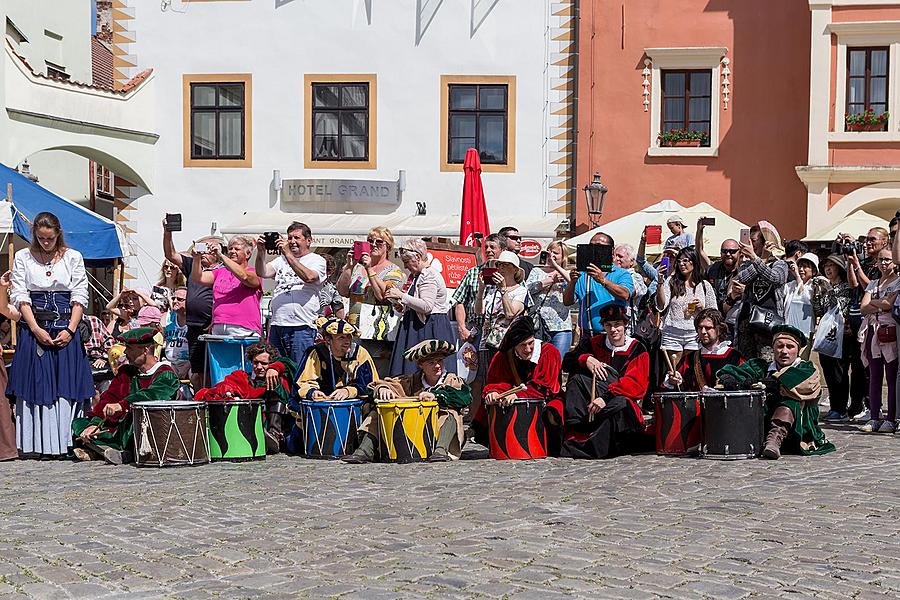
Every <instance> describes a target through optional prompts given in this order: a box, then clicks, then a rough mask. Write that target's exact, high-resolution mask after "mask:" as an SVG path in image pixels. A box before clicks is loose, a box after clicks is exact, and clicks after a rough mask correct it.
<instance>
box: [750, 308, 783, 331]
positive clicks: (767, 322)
mask: <svg viewBox="0 0 900 600" xmlns="http://www.w3.org/2000/svg"><path fill="white" fill-rule="evenodd" d="M749 325H750V327H752V328H754V329H761V330H763V331H768V332H771V331H772V328H773V327H775V326H777V325H784V319H783V318H781V317H779V316H778V313H776V312H775V311H774V310H771V309H769V308H763V307H762V306H759V305H756V304H754V305H753V306H751V307H750V321H749Z"/></svg>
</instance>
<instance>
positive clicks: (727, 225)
mask: <svg viewBox="0 0 900 600" xmlns="http://www.w3.org/2000/svg"><path fill="white" fill-rule="evenodd" d="M673 215H679V216H680V217H682V218H683V219H684V221H685V223H684V224H685V225H686V226H687V228H688V231H689V232H691V233H693V234H696V233H697V230H696V228H697V220H698V219H699V218H700V217H715V219H716V224H715V226H708V227H706V228H705V229H704V230H703V242H704V244H703V245H704V248H705V249H706V251H707V253H708V254H709V255H710V256H718V255H719V248H721V247H722V242H724V241H725V240H726V239H729V238H732V239H735V240H736V239H738V238H739V236H740V233H741V229H746V228H748V227H749V226H748V225H744V224H743V223H741V222H740V221H738V220H737V219H735V218H733V217H732V216H731V215H729V214H727V213H724V212H722V211H721V210H719V209H718V208H715V207H714V206H712V205H710V204H707V203H706V202H700V203H699V204H695V205H694V206H690V207H684V206H681V205H680V204H678V202H676V201H675V200H663V201H662V202H657V203H656V204H654V205H652V206H648V207H647V208H644V209H643V210H641V211H639V212H636V213H632V214H630V215H627V216H624V217H622V218H621V219H616V220H615V221H610V222H609V223H605V224H603V225H601V226H600V227H597V228H595V229H591V230H590V231H586V232H585V233H582V234H581V235H578V236H575V237H573V238H571V239H568V240H566V241H565V244H566V246H568V247H569V248H571V249H573V250H574V249H575V247H576V246H577V245H578V244H589V243H590V242H591V238H592V237H594V235H595V234H596V233H599V232H601V231H602V232H603V233H606V234H608V235H611V236H612V238H613V240H615V242H616V243H617V244H631V245H632V246H634V247H635V248H637V246H638V244H639V243H640V241H641V234H642V233H643V231H644V227H646V226H647V225H661V226H662V232H663V235H662V239H663V241H665V239H666V238H667V237H669V235H670V233H669V230H668V228H667V227H666V221H667V220H668V219H669V217H671V216H673ZM647 251H648V252H649V253H650V254H655V253H658V252H662V245H661V244H660V245H656V246H651V245H649V244H648V248H647Z"/></svg>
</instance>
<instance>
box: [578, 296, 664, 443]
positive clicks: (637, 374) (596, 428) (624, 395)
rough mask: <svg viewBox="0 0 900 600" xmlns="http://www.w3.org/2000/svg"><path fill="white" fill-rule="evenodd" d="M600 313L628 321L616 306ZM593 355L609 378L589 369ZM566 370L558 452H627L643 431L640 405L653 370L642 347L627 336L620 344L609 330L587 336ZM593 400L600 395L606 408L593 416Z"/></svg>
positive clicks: (623, 311)
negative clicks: (613, 338) (611, 340)
mask: <svg viewBox="0 0 900 600" xmlns="http://www.w3.org/2000/svg"><path fill="white" fill-rule="evenodd" d="M601 317H602V320H603V321H604V322H606V321H622V322H626V321H627V316H626V314H625V310H624V309H623V308H622V307H620V306H616V305H609V306H605V307H604V308H603V309H602V311H601ZM590 357H594V358H595V359H597V360H599V361H600V362H601V363H603V364H605V365H608V366H607V367H606V368H605V371H606V374H607V377H606V380H605V381H604V380H603V379H602V378H601V377H594V375H593V374H592V373H591V371H590V370H589V369H588V367H587V361H588V359H589V358H590ZM563 370H565V371H566V372H567V373H569V381H568V385H567V387H566V397H565V433H564V436H563V443H562V451H561V453H560V456H565V457H570V458H612V457H614V456H619V455H621V454H624V453H625V452H627V451H629V449H630V448H631V447H632V446H633V445H634V444H635V443H636V442H637V436H638V435H640V434H641V433H642V432H643V423H644V418H643V415H642V414H641V408H640V404H639V403H640V401H641V399H642V398H643V397H644V395H645V394H646V393H647V386H648V384H649V370H650V357H649V355H648V354H647V351H646V350H645V349H644V346H643V345H642V344H641V343H640V342H639V341H638V340H636V339H634V338H631V337H629V336H627V335H626V336H625V337H624V341H623V343H622V345H620V346H616V347H613V345H612V343H610V341H609V339H608V334H607V333H601V334H598V335H594V336H592V337H586V338H584V339H582V340H581V342H580V343H579V344H578V346H577V347H576V348H575V349H573V350H571V351H569V352H568V353H566V356H565V358H564V359H563ZM594 398H602V399H603V401H604V402H605V406H604V407H603V408H602V409H601V410H600V411H599V412H597V413H595V414H594V415H591V414H590V410H589V407H590V405H591V403H592V400H593V399H594Z"/></svg>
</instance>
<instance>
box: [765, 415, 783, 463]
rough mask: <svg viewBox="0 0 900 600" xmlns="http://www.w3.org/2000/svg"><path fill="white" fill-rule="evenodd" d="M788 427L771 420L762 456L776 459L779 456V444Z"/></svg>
mask: <svg viewBox="0 0 900 600" xmlns="http://www.w3.org/2000/svg"><path fill="white" fill-rule="evenodd" d="M787 434H788V429H787V427H785V426H784V425H783V424H782V423H778V422H777V421H772V427H771V428H770V429H769V435H768V437H767V438H766V445H765V447H764V448H763V451H762V455H763V458H770V459H772V460H778V459H779V458H781V444H782V443H783V442H784V438H786V437H787Z"/></svg>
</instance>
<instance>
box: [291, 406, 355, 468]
mask: <svg viewBox="0 0 900 600" xmlns="http://www.w3.org/2000/svg"><path fill="white" fill-rule="evenodd" d="M362 405H363V401H362V400H334V401H329V400H323V401H320V402H316V401H311V400H310V401H307V400H303V401H301V402H300V412H301V415H302V419H303V448H304V455H305V456H306V457H307V458H339V457H340V456H343V455H345V454H351V453H352V452H353V451H354V450H356V446H357V444H358V442H359V440H358V435H357V428H358V427H359V424H360V422H361V421H362Z"/></svg>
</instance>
